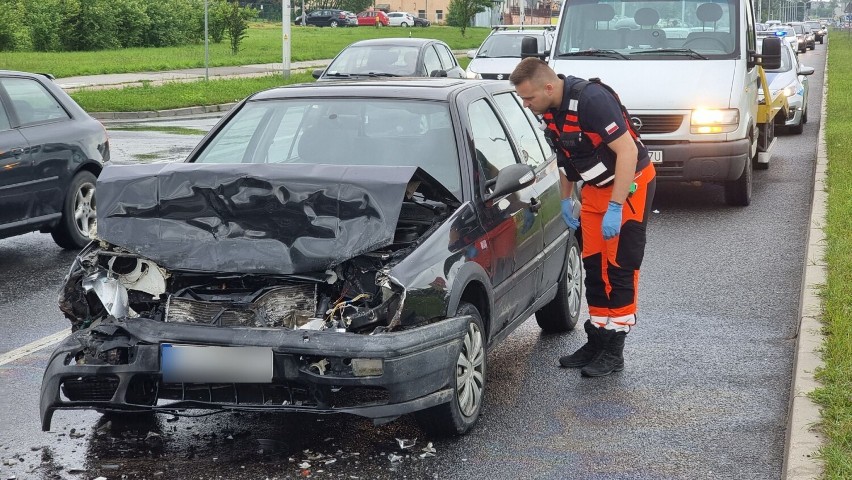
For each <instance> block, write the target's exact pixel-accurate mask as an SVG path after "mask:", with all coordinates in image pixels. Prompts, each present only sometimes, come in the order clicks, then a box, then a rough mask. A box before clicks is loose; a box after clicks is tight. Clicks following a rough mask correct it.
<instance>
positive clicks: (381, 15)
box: [358, 10, 390, 27]
mask: <svg viewBox="0 0 852 480" xmlns="http://www.w3.org/2000/svg"><path fill="white" fill-rule="evenodd" d="M376 23H378V25H379V26H380V27H387V26H388V25H390V19H388V14H386V13H385V12H383V11H381V10H371V11H366V12H361V13H359V14H358V25H359V26H370V27H373V26H376Z"/></svg>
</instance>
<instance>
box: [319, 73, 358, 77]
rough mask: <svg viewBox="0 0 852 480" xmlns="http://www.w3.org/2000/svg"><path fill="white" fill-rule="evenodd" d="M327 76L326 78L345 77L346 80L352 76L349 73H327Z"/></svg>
mask: <svg viewBox="0 0 852 480" xmlns="http://www.w3.org/2000/svg"><path fill="white" fill-rule="evenodd" d="M325 76H326V77H344V78H346V77H351V76H352V75H349V74H348V73H341V72H329V73H326V74H325Z"/></svg>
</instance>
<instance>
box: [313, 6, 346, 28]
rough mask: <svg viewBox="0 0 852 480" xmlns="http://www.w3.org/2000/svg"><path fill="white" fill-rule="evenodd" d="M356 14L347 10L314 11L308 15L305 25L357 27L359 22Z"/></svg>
mask: <svg viewBox="0 0 852 480" xmlns="http://www.w3.org/2000/svg"><path fill="white" fill-rule="evenodd" d="M353 17H356V16H355V14H353V13H352V12H347V11H346V10H338V9H335V8H326V9H321V10H314V11H313V12H310V13H308V16H307V17H306V18H305V25H314V26H317V27H332V28H334V27H338V26H340V27H347V26H357V25H358V20H357V17H356V18H353Z"/></svg>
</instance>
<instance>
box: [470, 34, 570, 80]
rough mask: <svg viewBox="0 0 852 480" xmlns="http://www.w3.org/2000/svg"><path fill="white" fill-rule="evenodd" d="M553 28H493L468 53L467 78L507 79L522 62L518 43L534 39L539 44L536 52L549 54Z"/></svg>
mask: <svg viewBox="0 0 852 480" xmlns="http://www.w3.org/2000/svg"><path fill="white" fill-rule="evenodd" d="M554 28H555V27H552V26H546V27H543V28H542V27H535V26H532V27H530V26H518V27H512V26H499V27H494V28H493V29H492V30H491V33H490V34H489V35H488V37H486V38H485V40H484V41H483V42H482V45H480V47H479V48H478V49H476V50H469V51H468V52H467V57H468V58H470V59H471V60H470V63H468V65H467V70H466V76H467V78H487V79H492V80H504V79H508V78H509V74H511V73H512V70H514V69H515V67H516V66H517V65H518V63H520V62H521V40H523V39H524V37H534V38H535V39H536V41H537V42H538V51H539V53H541V54H544V55H546V54H549V52H550V48H551V46H552V45H553V38H554V35H555V30H554Z"/></svg>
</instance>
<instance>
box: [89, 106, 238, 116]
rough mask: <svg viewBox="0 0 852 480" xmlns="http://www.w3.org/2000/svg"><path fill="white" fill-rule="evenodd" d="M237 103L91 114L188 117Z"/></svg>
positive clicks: (92, 113)
mask: <svg viewBox="0 0 852 480" xmlns="http://www.w3.org/2000/svg"><path fill="white" fill-rule="evenodd" d="M236 104H237V102H231V103H222V104H219V105H205V106H200V107H184V108H173V109H170V110H144V111H141V112H90V113H89V115H91V116H92V117H93V118H96V119H98V120H140V119H146V118H172V117H188V116H194V115H204V114H208V113H216V112H223V113H224V112H227V111H228V110H230V109H231V108H233V107H234V105H236Z"/></svg>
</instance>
